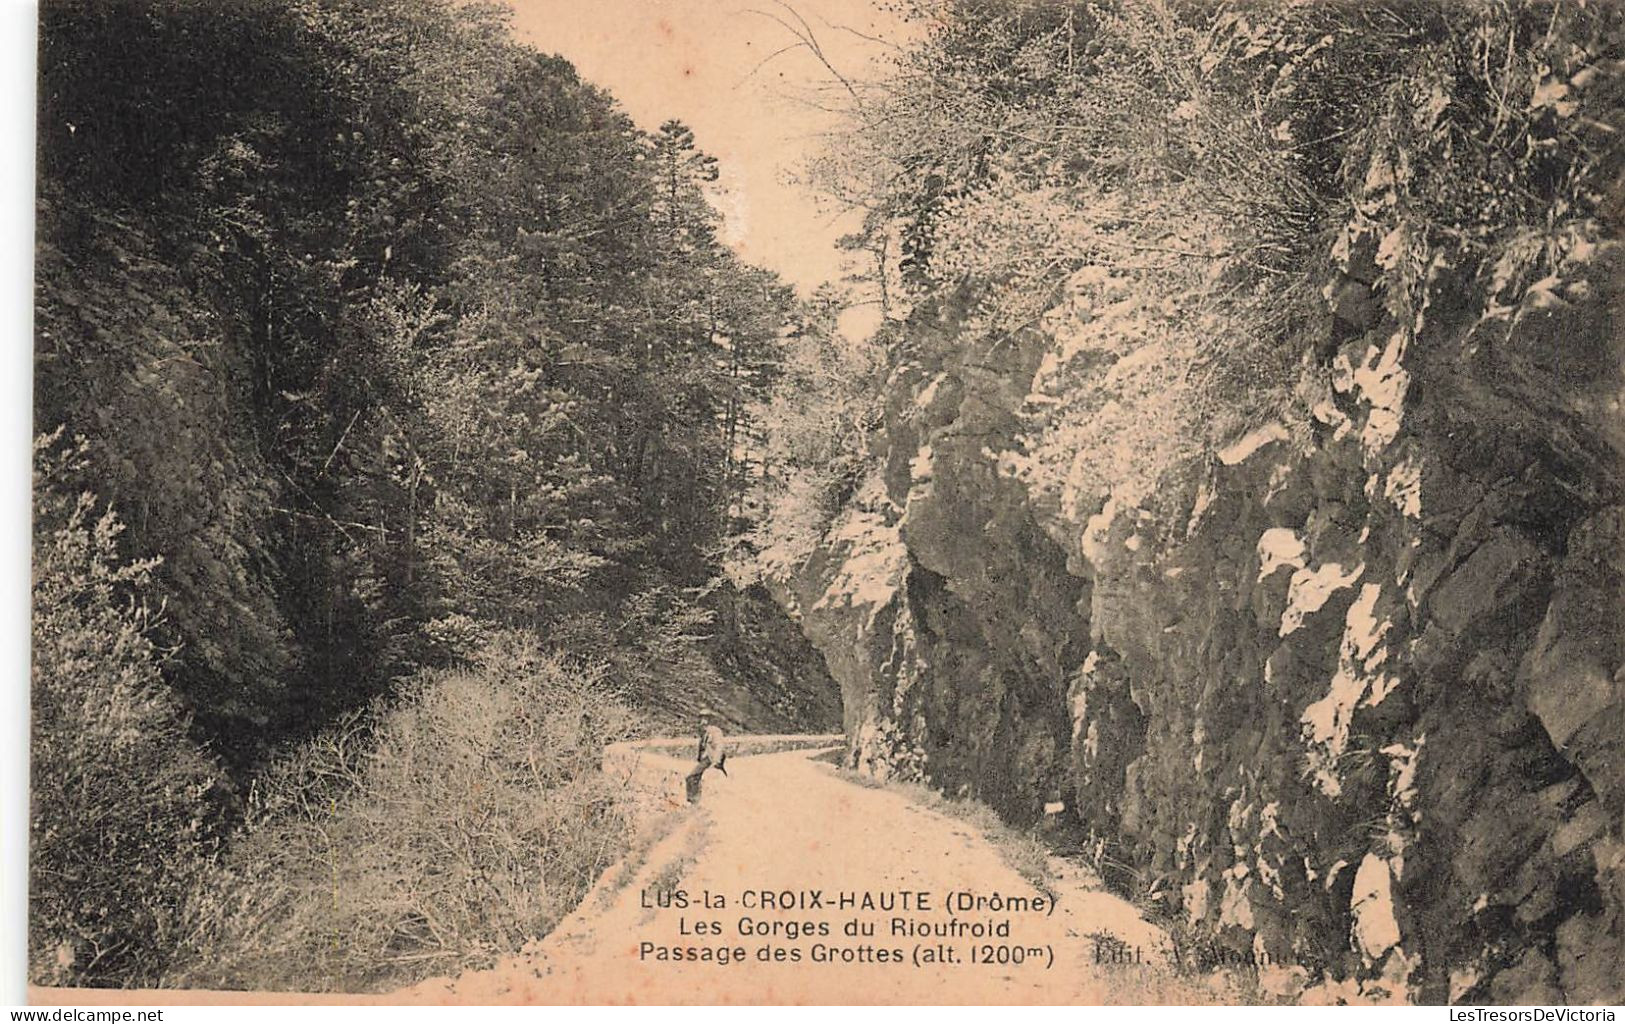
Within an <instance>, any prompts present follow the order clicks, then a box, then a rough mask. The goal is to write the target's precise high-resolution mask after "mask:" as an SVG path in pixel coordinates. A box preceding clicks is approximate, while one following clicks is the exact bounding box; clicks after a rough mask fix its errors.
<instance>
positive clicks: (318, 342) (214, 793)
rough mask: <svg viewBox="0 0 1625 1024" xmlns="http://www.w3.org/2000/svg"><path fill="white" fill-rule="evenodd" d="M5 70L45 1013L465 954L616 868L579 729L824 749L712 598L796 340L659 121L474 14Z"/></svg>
mask: <svg viewBox="0 0 1625 1024" xmlns="http://www.w3.org/2000/svg"><path fill="white" fill-rule="evenodd" d="M40 40H41V43H40V67H41V89H40V96H41V107H40V118H39V153H40V158H39V159H40V164H39V199H38V217H39V222H38V239H39V248H38V266H37V317H36V323H37V341H36V353H37V366H38V370H37V384H36V403H35V415H36V422H37V425H38V439H37V441H36V445H35V451H36V473H35V514H36V542H35V581H34V601H35V608H36V614H35V666H34V677H33V678H34V685H33V715H34V727H33V728H34V753H33V763H34V778H33V792H34V806H33V810H32V823H33V824H32V853H31V857H32V864H33V888H32V902H31V907H32V910H31V914H32V917H31V926H30V948H31V975H32V977H33V978H34V980H35V981H37V982H41V983H71V984H92V985H103V984H117V985H153V984H174V983H188V984H210V985H223V986H260V987H287V986H299V987H309V986H312V985H315V986H318V987H352V988H353V987H366V986H375V985H380V984H386V983H390V982H399V981H401V980H403V979H408V978H411V977H416V976H422V975H424V974H427V973H432V972H434V971H436V970H446V969H451V968H455V967H457V966H459V965H461V964H465V963H472V962H479V961H480V960H481V959H482V958H489V957H490V956H491V955H494V954H495V953H498V952H501V951H503V950H505V949H512V948H516V947H517V945H518V944H519V943H521V942H523V941H525V939H526V938H528V937H531V936H534V935H536V934H540V933H542V932H545V930H546V929H547V928H548V927H550V926H551V923H552V922H553V921H555V920H557V918H558V916H559V915H560V914H562V913H563V912H565V911H566V910H568V909H569V908H570V907H571V906H573V905H574V902H575V901H576V900H577V899H579V897H580V895H581V894H582V893H583V892H584V891H585V888H586V886H587V885H589V884H590V883H591V882H592V880H593V879H594V877H595V876H596V874H597V873H598V872H599V871H600V870H601V869H602V868H603V867H604V866H605V865H606V864H607V863H609V862H610V861H612V860H613V859H614V857H615V856H616V854H617V851H618V844H619V843H620V842H621V841H622V839H623V838H624V833H625V831H626V829H627V827H628V825H627V821H626V814H625V811H624V809H623V808H621V807H620V806H619V805H618V804H617V802H616V800H615V799H614V794H612V793H609V792H607V791H606V790H605V788H604V787H605V785H606V784H605V783H604V782H603V780H602V779H600V778H599V777H598V775H597V772H596V766H597V757H598V752H599V750H600V748H601V746H602V745H603V743H605V742H607V741H609V740H613V739H617V738H621V737H624V736H627V735H630V734H633V733H636V732H638V731H645V730H648V729H650V728H653V727H654V726H655V725H656V724H670V723H672V722H677V721H681V722H683V723H684V727H685V729H686V725H687V721H688V720H689V718H688V716H689V714H690V713H691V712H693V711H694V710H696V709H697V708H699V707H700V706H701V705H704V704H714V705H716V706H717V707H718V708H719V709H720V710H721V713H722V714H723V715H724V716H725V718H728V719H730V720H732V721H734V722H736V723H738V724H741V725H751V726H759V727H769V728H770V727H786V726H827V725H829V724H830V722H831V721H832V701H833V696H832V695H831V694H830V692H829V691H828V689H827V678H826V677H823V676H822V668H821V666H819V665H818V664H817V659H816V658H810V659H809V658H806V657H804V655H803V652H802V651H801V649H799V648H797V647H796V645H795V643H794V642H793V641H794V640H796V639H798V638H797V637H795V634H794V633H793V630H788V627H787V626H785V625H784V624H783V623H782V622H781V620H779V619H777V618H776V617H775V616H776V611H775V610H774V609H773V608H772V607H771V605H770V604H769V603H768V602H767V601H766V600H765V598H764V597H763V596H762V595H761V594H760V593H754V594H753V593H749V592H740V591H735V590H733V589H731V588H730V586H729V585H728V584H727V583H726V582H725V581H724V580H723V578H722V576H721V575H720V574H719V559H720V556H721V552H722V551H723V549H724V548H725V547H726V539H727V538H728V537H730V536H732V535H733V534H735V533H737V532H738V531H739V530H740V529H742V528H743V527H744V526H745V525H747V523H746V513H745V509H744V504H743V500H744V497H745V494H746V490H747V486H748V483H749V479H750V477H751V475H752V474H753V473H756V472H758V471H759V468H760V467H759V465H758V464H756V463H755V462H754V461H753V458H754V456H753V455H752V452H753V450H754V449H755V448H756V447H758V442H757V441H756V440H754V438H755V437H756V435H757V432H758V430H757V426H756V424H755V422H754V420H753V419H752V416H751V413H750V410H751V409H752V408H753V407H754V405H756V404H757V403H758V400H759V399H760V397H761V396H762V395H764V394H765V393H766V390H767V389H768V388H769V387H770V386H771V384H772V382H773V380H774V379H775V377H776V375H777V374H778V372H779V371H778V366H779V364H780V363H781V361H782V358H783V346H784V344H786V343H787V341H791V340H793V339H796V338H798V337H801V336H803V335H806V334H807V333H808V332H813V331H817V330H820V329H824V328H822V327H820V324H821V323H822V322H823V321H822V320H821V319H820V317H819V316H817V315H815V314H814V312H813V311H811V310H810V309H808V308H806V307H804V306H803V305H802V304H801V303H799V302H798V301H797V300H796V298H795V296H794V295H793V294H792V292H791V291H790V289H789V288H788V287H787V286H786V285H784V284H783V283H782V282H780V281H779V280H777V279H775V277H774V276H773V275H772V274H770V273H767V272H765V271H762V270H759V269H756V268H754V267H751V266H747V265H745V264H743V263H742V262H740V261H739V260H738V259H736V258H735V257H734V256H733V255H732V253H731V252H730V251H729V250H727V249H726V248H725V247H724V246H723V245H722V244H720V243H719V241H718V239H717V234H716V229H717V226H718V217H717V215H716V213H715V212H714V211H713V209H712V208H711V206H710V205H709V203H708V200H707V195H706V192H707V188H708V187H709V185H710V183H711V182H713V181H715V179H716V177H717V168H716V164H715V161H714V160H712V159H711V158H710V157H708V156H707V155H705V154H704V153H703V152H701V151H700V150H699V149H698V148H697V147H696V143H695V140H694V137H693V135H692V133H691V132H690V131H689V130H688V129H687V128H686V127H685V126H684V125H682V124H681V123H678V122H675V121H672V122H668V123H666V124H663V125H661V126H660V127H659V129H658V130H656V131H653V132H646V131H643V130H640V129H639V128H638V127H636V126H635V125H634V124H633V123H632V122H631V121H630V119H629V118H628V117H627V116H626V115H625V114H623V113H622V112H621V111H620V110H619V109H618V108H617V106H616V104H615V102H614V100H613V98H612V97H610V96H608V95H606V94H605V93H604V92H602V91H601V90H599V89H597V88H594V87H593V86H591V85H588V84H586V83H584V82H583V81H581V80H580V79H579V78H578V77H577V75H576V73H575V71H574V70H573V69H572V67H571V66H570V65H569V64H568V63H566V62H564V61H563V60H560V59H557V58H553V57H547V56H543V55H541V54H539V53H537V52H535V51H533V50H530V49H528V48H525V47H523V46H520V45H518V44H516V43H515V42H513V41H512V38H511V36H510V34H509V31H508V28H507V24H506V21H505V14H504V12H503V11H502V10H501V9H500V8H497V7H494V6H486V5H479V4H460V3H452V2H446V0H294V2H287V0H234V2H232V3H226V4H221V3H216V2H214V0H118V2H114V3H104V2H99V0H97V2H91V0H82V2H81V0H57V2H52V3H47V4H45V5H43V8H42V13H41V25H40ZM773 658H777V659H778V661H777V662H774V661H772V660H771V659H773ZM719 666H721V667H722V668H723V669H725V670H726V678H725V675H724V672H722V671H719ZM340 850H342V851H343V854H342V856H338V855H337V854H336V851H340ZM341 894H342V895H341Z"/></svg>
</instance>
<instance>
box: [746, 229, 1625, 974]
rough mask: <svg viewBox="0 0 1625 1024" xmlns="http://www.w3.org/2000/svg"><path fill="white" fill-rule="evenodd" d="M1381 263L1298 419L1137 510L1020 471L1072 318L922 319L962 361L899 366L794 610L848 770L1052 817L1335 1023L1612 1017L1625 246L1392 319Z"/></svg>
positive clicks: (1380, 247)
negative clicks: (1377, 1007)
mask: <svg viewBox="0 0 1625 1024" xmlns="http://www.w3.org/2000/svg"><path fill="white" fill-rule="evenodd" d="M1381 236H1382V232H1381V230H1379V229H1377V228H1376V227H1375V226H1374V225H1371V224H1366V223H1361V222H1358V221H1356V222H1355V223H1353V224H1351V225H1350V226H1349V228H1348V230H1347V231H1346V232H1345V233H1344V237H1343V238H1342V239H1340V240H1339V242H1338V243H1337V246H1336V249H1335V258H1334V260H1333V262H1334V263H1335V270H1334V271H1333V272H1332V274H1331V277H1330V279H1329V280H1328V281H1327V289H1326V295H1327V296H1328V300H1327V308H1326V313H1325V317H1326V324H1325V325H1324V328H1325V331H1324V337H1325V338H1327V339H1328V340H1327V342H1326V343H1325V344H1324V345H1323V346H1322V347H1321V350H1320V352H1319V353H1318V355H1314V356H1311V357H1309V359H1308V361H1307V362H1306V364H1305V379H1306V380H1307V381H1309V382H1310V383H1312V384H1313V385H1314V387H1315V389H1316V393H1315V395H1314V396H1313V400H1312V401H1311V402H1308V403H1306V405H1310V406H1312V408H1313V413H1312V416H1311V417H1310V418H1309V420H1308V422H1306V423H1299V424H1286V423H1279V424H1276V423H1271V424H1264V425H1262V426H1261V427H1259V429H1257V430H1254V431H1253V432H1252V433H1250V434H1247V435H1246V436H1244V437H1242V438H1240V439H1239V440H1237V441H1236V443H1234V444H1233V445H1231V446H1230V447H1229V448H1226V449H1224V450H1221V451H1215V452H1209V453H1205V454H1204V455H1203V456H1202V457H1200V458H1196V459H1192V460H1186V461H1185V462H1183V463H1181V465H1180V466H1179V467H1178V468H1177V469H1176V470H1174V471H1172V472H1169V473H1167V474H1165V475H1164V477H1163V478H1162V482H1161V485H1160V486H1159V487H1158V488H1157V489H1156V491H1155V493H1154V494H1153V495H1152V496H1151V497H1149V498H1147V499H1145V500H1143V501H1139V502H1136V503H1132V504H1129V503H1124V502H1119V501H1116V500H1112V501H1107V502H1105V503H1104V504H1102V503H1101V502H1099V501H1095V502H1093V503H1089V502H1079V501H1076V500H1073V499H1072V497H1070V496H1068V495H1066V494H1061V493H1056V492H1054V491H1053V489H1046V488H1045V487H1043V486H1041V485H1038V484H1035V483H1033V482H1032V481H1028V480H1024V479H1022V477H1021V475H1020V474H1019V473H1012V472H1010V471H1009V468H1010V465H1011V456H1012V453H1014V454H1015V455H1017V456H1020V454H1021V453H1022V452H1023V451H1024V449H1025V447H1026V446H1027V445H1028V444H1029V442H1030V439H1031V436H1032V431H1033V427H1032V424H1033V422H1034V419H1033V416H1034V408H1033V406H1034V402H1035V400H1038V399H1040V398H1041V396H1037V395H1036V394H1035V393H1036V392H1039V391H1041V390H1042V389H1041V387H1039V385H1038V384H1037V383H1035V375H1036V376H1038V377H1042V376H1043V373H1044V372H1045V365H1046V361H1048V362H1049V363H1050V364H1051V365H1053V361H1054V359H1055V358H1056V357H1057V355H1058V349H1059V346H1060V343H1059V342H1058V341H1057V338H1058V336H1059V332H1058V331H1057V329H1056V327H1057V325H1056V324H1055V323H1054V321H1053V319H1052V320H1051V321H1050V322H1049V323H1048V326H1047V327H1046V328H1045V329H1044V330H1030V331H1027V332H1024V333H1022V334H1020V335H1018V336H1016V337H1014V338H1012V337H1009V336H1001V337H997V338H988V339H985V340H977V339H974V338H967V337H963V336H957V337H956V336H954V332H955V331H956V326H955V324H954V322H953V318H952V317H951V316H950V315H948V314H941V315H938V316H935V318H934V315H933V314H929V313H926V312H919V313H916V316H915V320H914V323H913V324H912V327H911V329H912V331H913V332H914V335H915V337H917V338H922V339H926V340H930V339H932V338H933V337H941V336H946V337H948V338H949V341H950V343H949V344H937V345H932V344H922V345H921V346H919V351H922V352H924V351H932V352H936V353H938V355H936V356H931V357H926V356H919V357H916V358H912V359H910V360H909V361H906V362H903V363H901V365H899V366H898V368H897V370H896V373H895V375H894V379H893V381H892V387H891V389H890V390H891V394H892V395H893V398H892V406H891V408H889V409H888V412H887V418H886V446H885V450H886V457H885V460H884V464H883V465H882V466H881V467H879V468H878V469H876V471H875V472H874V473H873V474H872V475H871V477H870V478H869V479H868V481H866V483H865V484H864V486H863V487H862V488H861V489H860V491H859V493H858V495H857V496H856V498H854V499H853V500H852V501H851V502H850V503H849V504H848V506H847V508H846V509H845V510H844V511H843V512H842V514H841V516H840V517H839V519H838V520H837V521H836V522H835V524H834V526H833V527H832V528H831V530H830V531H829V534H828V535H827V537H826V538H825V543H824V544H823V545H822V546H821V548H820V550H819V551H818V552H817V553H816V554H815V555H814V556H813V558H812V559H811V560H810V561H808V562H807V563H806V564H805V565H804V566H803V567H802V568H801V570H800V571H799V572H798V573H795V574H791V575H787V576H785V577H783V578H781V579H779V580H777V581H776V590H777V594H778V596H779V597H780V599H781V601H783V602H784V603H785V604H786V605H788V606H789V607H791V609H792V611H793V612H794V613H795V614H796V615H797V616H798V617H799V620H800V622H801V624H802V627H803V629H804V631H805V632H806V634H807V635H808V636H809V637H810V638H811V639H812V641H813V642H814V644H815V645H816V646H817V647H818V648H819V649H820V650H821V651H822V652H823V654H824V656H825V659H826V661H827V663H828V666H829V668H830V670H831V672H832V674H833V675H834V676H835V677H836V679H837V680H838V682H839V683H840V686H841V689H842V695H843V700H844V708H845V711H844V713H845V724H846V730H847V734H848V737H849V749H848V758H849V762H850V763H851V764H852V765H853V766H855V767H858V768H860V769H862V770H865V771H868V772H872V773H874V774H876V775H882V776H885V775H900V776H904V777H909V778H920V779H926V780H929V781H930V782H931V783H932V784H934V785H936V786H938V787H940V788H943V789H945V790H948V791H950V792H962V793H967V794H972V795H975V796H977V797H979V798H981V799H983V800H985V801H987V802H989V803H990V804H992V805H993V806H994V807H995V808H997V809H998V810H999V811H1000V812H1001V813H1002V814H1003V815H1005V816H1006V817H1007V818H1009V819H1010V820H1011V821H1014V822H1017V823H1034V822H1037V821H1040V820H1048V821H1051V822H1057V821H1059V823H1061V824H1064V825H1066V826H1069V827H1070V828H1072V829H1074V830H1076V831H1077V832H1081V833H1083V834H1085V835H1087V836H1088V837H1089V838H1090V843H1089V849H1090V850H1091V851H1092V852H1093V853H1094V854H1095V855H1096V856H1097V858H1098V859H1099V860H1100V862H1101V863H1102V865H1103V866H1105V867H1106V868H1108V869H1109V870H1108V871H1107V874H1108V876H1109V877H1115V878H1117V879H1119V880H1120V881H1123V882H1124V883H1125V884H1129V885H1132V886H1133V887H1134V888H1135V889H1136V891H1137V892H1138V894H1139V895H1141V896H1143V897H1145V898H1148V899H1150V900H1153V901H1157V902H1159V903H1160V904H1161V905H1162V906H1163V907H1164V908H1166V909H1167V910H1168V911H1169V912H1170V913H1173V914H1177V915H1178V916H1179V917H1180V918H1182V919H1184V920H1185V921H1186V922H1188V923H1189V924H1190V925H1191V926H1192V927H1193V928H1194V929H1195V930H1197V931H1198V932H1199V933H1202V934H1204V935H1206V936H1208V937H1211V938H1214V939H1216V940H1218V941H1220V942H1223V943H1226V944H1228V945H1229V946H1231V947H1233V948H1235V949H1237V950H1239V951H1243V952H1248V953H1252V954H1255V955H1256V956H1257V957H1259V959H1260V960H1261V961H1267V962H1270V963H1273V964H1276V965H1284V966H1287V967H1292V966H1298V967H1302V968H1303V974H1304V976H1305V978H1306V979H1307V980H1308V981H1309V982H1310V983H1312V984H1314V985H1316V986H1317V992H1318V994H1319V995H1320V996H1323V997H1326V996H1329V997H1341V998H1348V999H1352V1000H1365V999H1383V998H1409V999H1415V1000H1422V1001H1429V1002H1437V1001H1444V1000H1457V999H1467V998H1490V999H1494V1000H1497V1001H1513V1000H1515V1001H1520V1002H1560V1001H1575V1002H1578V1001H1599V1000H1618V999H1620V998H1622V997H1625V985H1622V983H1621V981H1620V974H1619V971H1618V965H1619V964H1620V963H1621V962H1625V916H1622V907H1625V836H1622V828H1621V821H1622V813H1625V751H1622V746H1625V670H1622V662H1625V593H1622V589H1625V582H1622V573H1625V558H1622V553H1625V505H1622V504H1621V502H1622V484H1625V473H1622V452H1625V415H1622V410H1621V406H1620V400H1621V397H1622V387H1621V384H1622V381H1621V365H1622V360H1625V322H1622V321H1621V320H1620V318H1619V317H1618V315H1617V314H1616V313H1615V312H1614V311H1615V310H1617V309H1619V308H1620V306H1619V298H1620V294H1621V291H1622V290H1625V280H1622V275H1621V268H1622V266H1625V258H1622V254H1621V252H1620V250H1619V249H1618V248H1610V247H1608V246H1602V247H1596V246H1576V247H1574V249H1573V251H1572V252H1571V254H1570V256H1569V258H1568V260H1567V262H1566V263H1565V264H1564V265H1563V271H1562V273H1560V274H1558V275H1556V276H1554V277H1552V278H1549V279H1547V280H1545V281H1541V282H1535V283H1534V284H1532V285H1530V286H1529V287H1527V288H1526V289H1522V290H1520V293H1519V297H1518V298H1517V299H1516V300H1515V301H1514V302H1513V303H1512V304H1510V305H1498V304H1497V302H1496V300H1495V294H1492V292H1494V289H1493V288H1492V286H1491V285H1490V284H1489V283H1486V282H1484V281H1481V280H1479V279H1478V277H1477V276H1476V275H1467V274H1464V273H1460V272H1458V271H1456V270H1454V269H1453V268H1451V267H1450V266H1448V265H1446V264H1445V263H1444V262H1443V261H1437V260H1436V261H1434V263H1433V264H1432V265H1431V266H1429V267H1428V268H1427V269H1426V271H1425V274H1424V281H1423V287H1422V294H1423V300H1422V301H1421V302H1419V303H1418V305H1417V306H1416V309H1415V312H1414V317H1411V316H1409V315H1408V316H1406V317H1405V318H1403V319H1401V318H1397V317H1396V316H1395V314H1393V313H1391V312H1389V311H1388V308H1387V307H1393V306H1395V305H1396V304H1395V303H1392V302H1390V303H1387V304H1386V307H1385V305H1384V303H1382V302H1379V301H1377V300H1376V298H1374V296H1373V285H1374V284H1375V283H1376V282H1377V281H1378V277H1379V267H1378V264H1379V263H1380V262H1381V261H1382V259H1384V258H1385V250H1386V248H1387V247H1386V246H1385V239H1384V238H1383V237H1381ZM1097 276H1098V275H1097ZM1096 283H1098V282H1096ZM1096 292H1098V289H1096ZM1091 294H1095V293H1094V292H1092V293H1091ZM1502 294H1504V293H1502ZM1065 315H1066V316H1068V317H1072V318H1074V319H1075V320H1076V319H1083V320H1087V319H1088V318H1089V317H1091V316H1093V315H1095V313H1094V312H1092V311H1091V308H1090V307H1089V304H1088V303H1087V302H1081V301H1080V302H1078V303H1075V304H1073V305H1072V306H1070V307H1068V311H1067V312H1066V313H1065ZM1061 326H1062V327H1064V326H1066V325H1064V324H1063V325H1061ZM1056 804H1063V805H1064V810H1062V811H1061V812H1059V816H1058V817H1057V815H1056V814H1055V812H1054V807H1055V805H1056ZM1046 807H1048V808H1049V809H1050V810H1049V813H1048V814H1046Z"/></svg>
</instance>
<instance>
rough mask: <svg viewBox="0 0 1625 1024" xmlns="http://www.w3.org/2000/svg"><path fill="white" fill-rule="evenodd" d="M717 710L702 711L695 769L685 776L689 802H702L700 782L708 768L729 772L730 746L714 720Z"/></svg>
mask: <svg viewBox="0 0 1625 1024" xmlns="http://www.w3.org/2000/svg"><path fill="white" fill-rule="evenodd" d="M714 717H715V712H713V711H712V710H711V709H710V708H706V709H705V710H704V711H701V712H700V747H699V751H698V752H697V753H696V754H695V755H694V770H693V771H691V772H689V773H688V775H687V777H686V778H684V780H683V781H684V783H685V784H686V785H687V788H688V802H689V803H691V804H697V803H699V802H700V784H701V780H702V778H703V777H704V775H705V770H706V769H707V768H716V769H718V770H720V771H721V772H722V774H724V775H727V774H728V746H727V743H726V741H725V740H724V739H723V738H722V730H721V729H720V728H719V727H718V726H717V725H716V724H715V723H714V722H713V720H712V719H713V718H714Z"/></svg>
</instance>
